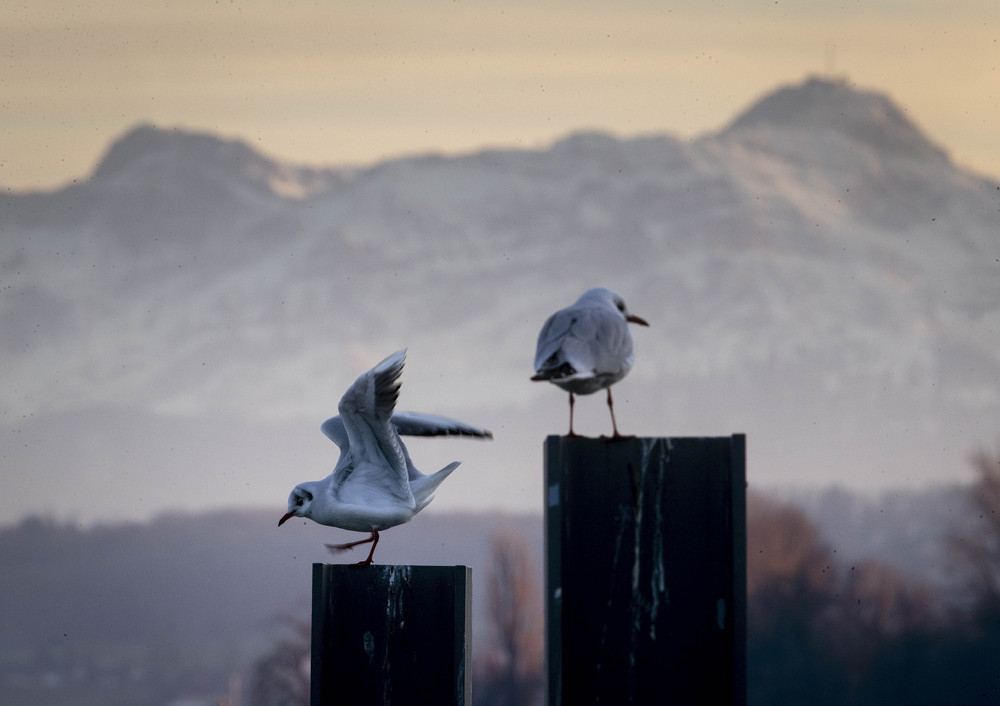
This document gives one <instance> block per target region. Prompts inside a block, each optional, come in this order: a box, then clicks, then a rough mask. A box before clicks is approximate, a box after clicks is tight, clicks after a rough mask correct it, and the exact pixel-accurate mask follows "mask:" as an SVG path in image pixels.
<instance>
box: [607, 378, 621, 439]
mask: <svg viewBox="0 0 1000 706" xmlns="http://www.w3.org/2000/svg"><path fill="white" fill-rule="evenodd" d="M608 409H609V410H611V428H612V429H613V430H614V432H615V433H614V434H613V435H612V436H611V438H612V439H620V438H621V436H622V435H621V434H619V433H618V424H616V423H615V403H614V401H613V400H612V399H611V387H610V386H608Z"/></svg>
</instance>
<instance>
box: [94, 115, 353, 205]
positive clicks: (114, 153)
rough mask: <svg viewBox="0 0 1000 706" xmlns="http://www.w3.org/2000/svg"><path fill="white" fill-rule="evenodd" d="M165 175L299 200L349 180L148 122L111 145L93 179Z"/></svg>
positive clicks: (214, 138) (211, 137) (231, 143)
mask: <svg viewBox="0 0 1000 706" xmlns="http://www.w3.org/2000/svg"><path fill="white" fill-rule="evenodd" d="M165 173H174V174H176V175H179V176H184V177H191V176H193V175H195V174H198V175H202V176H203V177H205V178H207V179H209V180H212V181H218V180H226V179H235V180H237V181H241V182H243V183H246V184H248V185H252V186H254V187H256V188H261V189H264V190H265V191H268V192H271V193H273V194H277V195H279V196H283V197H286V198H293V199H300V198H305V197H307V196H311V195H314V194H316V193H319V192H322V191H323V190H325V189H327V188H329V187H330V185H331V184H334V183H338V182H339V181H342V180H343V178H344V175H343V174H341V173H339V172H337V171H335V170H332V169H314V168H309V167H294V166H291V165H286V164H279V163H278V162H275V161H274V160H271V159H269V158H267V157H265V156H264V155H262V154H260V153H259V152H257V151H255V150H254V149H253V148H252V147H250V146H249V145H248V144H246V143H245V142H243V141H241V140H230V139H224V138H221V137H217V136H215V135H211V134H208V133H200V132H193V131H187V130H182V129H179V128H172V129H164V128H158V127H156V126H154V125H150V124H147V123H143V124H140V125H137V126H135V127H133V128H132V129H131V130H129V131H128V132H126V133H125V134H124V135H123V136H122V137H120V138H119V139H117V140H116V141H115V142H114V143H113V144H112V145H111V147H110V148H109V149H108V151H107V153H106V154H105V155H104V158H103V159H102V160H101V161H100V163H99V164H98V165H97V168H96V169H95V170H94V173H93V176H92V180H93V181H96V182H101V181H114V180H117V179H125V180H134V179H136V178H142V177H143V176H148V175H151V174H152V176H153V178H154V179H156V180H157V181H161V180H162V179H163V176H164V174H165Z"/></svg>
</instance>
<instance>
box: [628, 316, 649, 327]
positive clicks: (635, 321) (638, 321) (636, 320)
mask: <svg viewBox="0 0 1000 706" xmlns="http://www.w3.org/2000/svg"><path fill="white" fill-rule="evenodd" d="M625 320H626V321H629V322H631V323H633V324H639V325H640V326H649V323H648V322H647V321H646V320H645V319H644V318H642V317H641V316H636V315H635V314H629V315H628V316H626V317H625Z"/></svg>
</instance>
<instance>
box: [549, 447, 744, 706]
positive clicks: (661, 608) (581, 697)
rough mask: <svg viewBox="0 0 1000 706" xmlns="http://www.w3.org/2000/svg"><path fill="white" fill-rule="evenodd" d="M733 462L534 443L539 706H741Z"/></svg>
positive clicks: (730, 454) (711, 454)
mask: <svg viewBox="0 0 1000 706" xmlns="http://www.w3.org/2000/svg"><path fill="white" fill-rule="evenodd" d="M745 457H746V437H745V436H743V435H742V434H738V435H734V436H731V437H720V438H673V439H667V438H646V439H621V440H605V439H586V438H576V437H574V438H569V437H557V436H550V437H548V439H546V442H545V487H546V492H547V502H546V510H545V530H546V570H545V573H546V598H545V606H546V623H547V625H546V653H547V658H548V703H549V706H561V705H562V704H566V705H567V706H577V705H578V704H596V703H600V704H735V705H737V706H742V705H743V704H745V703H746V471H745Z"/></svg>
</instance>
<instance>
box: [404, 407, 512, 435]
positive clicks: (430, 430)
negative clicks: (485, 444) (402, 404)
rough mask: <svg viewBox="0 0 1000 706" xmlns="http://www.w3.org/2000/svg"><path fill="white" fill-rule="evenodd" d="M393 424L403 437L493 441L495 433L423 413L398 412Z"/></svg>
mask: <svg viewBox="0 0 1000 706" xmlns="http://www.w3.org/2000/svg"><path fill="white" fill-rule="evenodd" d="M392 423H393V424H394V425H395V426H396V430H397V431H398V432H399V433H400V434H402V435H403V436H473V437H477V438H480V439H492V438H493V432H491V431H490V430H489V429H481V428H479V427H474V426H472V425H471V424H466V423H465V422H460V421H458V420H455V419H449V418H448V417H441V416H439V415H437V414H423V413H421V412H396V413H395V414H393V415H392Z"/></svg>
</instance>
